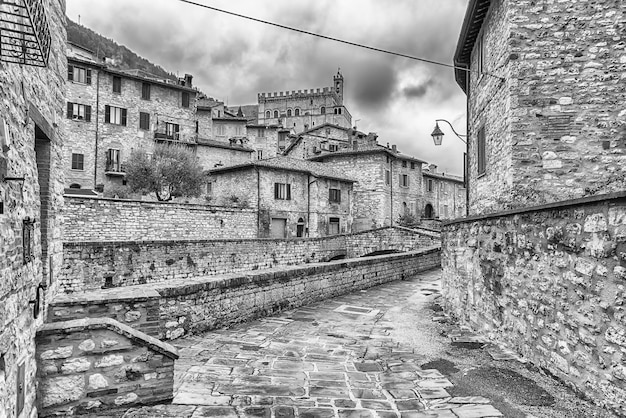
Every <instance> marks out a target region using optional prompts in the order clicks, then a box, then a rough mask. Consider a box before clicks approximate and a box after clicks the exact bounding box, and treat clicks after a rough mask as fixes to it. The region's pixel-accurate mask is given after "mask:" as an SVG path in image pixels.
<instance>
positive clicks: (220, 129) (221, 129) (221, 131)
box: [215, 125, 226, 136]
mask: <svg viewBox="0 0 626 418" xmlns="http://www.w3.org/2000/svg"><path fill="white" fill-rule="evenodd" d="M215 135H217V136H225V135H226V127H225V126H224V125H215Z"/></svg>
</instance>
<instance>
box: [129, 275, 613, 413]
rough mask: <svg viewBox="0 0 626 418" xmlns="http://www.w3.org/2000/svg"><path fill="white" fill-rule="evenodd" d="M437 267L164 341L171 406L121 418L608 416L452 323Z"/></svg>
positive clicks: (498, 348) (506, 353)
mask: <svg viewBox="0 0 626 418" xmlns="http://www.w3.org/2000/svg"><path fill="white" fill-rule="evenodd" d="M440 275H441V271H440V270H434V271H430V272H426V273H422V274H420V275H418V276H416V277H414V278H412V279H410V280H404V281H398V282H393V283H389V284H386V285H382V286H378V287H375V288H371V289H368V290H364V291H358V292H355V293H352V294H349V295H345V296H342V297H338V298H335V299H332V300H328V301H324V302H321V303H317V304H314V305H309V306H307V307H302V308H298V309H295V310H291V311H285V312H283V313H281V314H280V315H277V316H274V317H269V318H264V319H260V320H255V321H251V322H248V323H245V324H241V325H238V326H235V327H231V328H229V329H223V330H218V331H213V332H209V333H206V334H204V335H202V336H195V337H189V338H184V339H180V340H176V341H174V345H175V346H177V347H178V348H179V352H180V355H181V358H180V359H179V360H177V362H176V374H175V387H174V394H175V397H174V400H173V402H172V404H171V405H157V406H152V407H143V408H134V409H131V410H129V411H127V412H126V414H125V415H124V416H125V417H128V418H130V417H194V418H195V417H209V416H211V417H214V416H220V417H248V416H250V417H266V418H291V417H301V418H309V417H310V418H313V417H316V418H317V417H319V418H332V417H339V418H367V417H372V418H375V417H380V418H388V417H389V418H390V417H401V418H413V417H415V418H418V417H455V418H482V417H502V416H504V417H512V418H516V417H526V418H530V417H537V418H539V417H579V416H580V417H611V416H612V415H611V414H609V413H608V412H606V411H604V410H601V409H599V408H596V407H595V406H593V405H590V404H588V403H586V402H585V401H582V400H581V399H579V398H577V397H576V396H575V395H574V394H573V393H571V392H570V391H569V390H568V389H567V388H565V387H563V386H561V385H559V384H558V383H557V382H555V381H553V380H552V379H550V378H549V377H547V376H545V375H543V374H541V373H540V372H539V371H538V370H533V369H532V367H529V366H528V365H525V364H524V363H523V362H520V361H518V359H516V356H515V355H514V353H511V352H509V351H506V350H505V349H504V350H503V349H502V348H501V347H495V346H490V345H488V344H486V342H485V341H483V340H482V339H480V338H478V337H476V336H474V335H472V334H471V333H468V332H466V331H464V330H462V329H459V328H457V327H456V326H455V325H454V324H449V323H447V320H446V318H445V317H444V316H442V314H441V313H440V308H439V306H438V305H437V301H438V300H439V299H440V280H439V279H440Z"/></svg>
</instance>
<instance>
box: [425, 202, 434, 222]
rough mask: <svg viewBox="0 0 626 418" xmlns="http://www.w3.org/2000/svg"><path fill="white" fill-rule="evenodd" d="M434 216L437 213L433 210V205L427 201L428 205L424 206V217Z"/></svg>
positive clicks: (430, 217)
mask: <svg viewBox="0 0 626 418" xmlns="http://www.w3.org/2000/svg"><path fill="white" fill-rule="evenodd" d="M434 217H435V214H434V211H433V205H431V204H430V203H427V204H426V206H425V207H424V218H426V219H433V218H434Z"/></svg>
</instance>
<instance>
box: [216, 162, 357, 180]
mask: <svg viewBox="0 0 626 418" xmlns="http://www.w3.org/2000/svg"><path fill="white" fill-rule="evenodd" d="M250 167H265V168H275V169H280V170H290V171H299V172H302V173H307V174H311V175H313V176H315V177H324V178H329V179H335V180H342V181H347V182H355V181H356V180H354V179H352V178H350V177H348V176H346V175H345V174H344V173H343V172H341V171H339V170H335V169H334V168H331V167H329V166H328V165H326V164H323V163H316V162H313V161H308V160H301V159H299V158H289V157H274V158H268V159H265V160H255V161H250V162H246V163H242V164H235V165H231V166H225V167H220V168H214V169H211V170H208V172H209V173H223V172H226V171H235V170H239V169H243V168H250Z"/></svg>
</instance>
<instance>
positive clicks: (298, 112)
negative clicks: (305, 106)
mask: <svg viewBox="0 0 626 418" xmlns="http://www.w3.org/2000/svg"><path fill="white" fill-rule="evenodd" d="M294 114H295V116H300V109H298V108H296V110H294Z"/></svg>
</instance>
